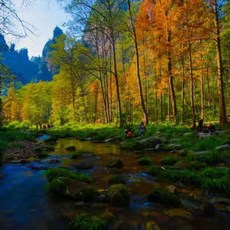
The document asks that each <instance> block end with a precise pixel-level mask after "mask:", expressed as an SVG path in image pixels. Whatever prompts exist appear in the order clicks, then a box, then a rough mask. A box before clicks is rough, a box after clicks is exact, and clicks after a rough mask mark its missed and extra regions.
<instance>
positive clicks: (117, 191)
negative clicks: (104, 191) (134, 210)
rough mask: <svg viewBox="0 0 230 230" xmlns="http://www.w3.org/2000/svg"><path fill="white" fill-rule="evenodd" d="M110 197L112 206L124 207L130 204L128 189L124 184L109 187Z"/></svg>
mask: <svg viewBox="0 0 230 230" xmlns="http://www.w3.org/2000/svg"><path fill="white" fill-rule="evenodd" d="M108 197H109V201H110V204H111V205H112V206H115V207H123V206H127V205H128V204H129V192H128V188H127V186H125V185H123V184H115V185H111V186H110V187H109V191H108Z"/></svg>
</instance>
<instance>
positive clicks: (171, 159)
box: [160, 157, 178, 166]
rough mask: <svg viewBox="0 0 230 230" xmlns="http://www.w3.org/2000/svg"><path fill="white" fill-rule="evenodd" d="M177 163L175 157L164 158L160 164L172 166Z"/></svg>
mask: <svg viewBox="0 0 230 230" xmlns="http://www.w3.org/2000/svg"><path fill="white" fill-rule="evenodd" d="M177 161H178V159H177V158H175V157H164V158H163V159H161V161H160V163H161V164H162V165H170V166H172V165H175V164H176V162H177Z"/></svg>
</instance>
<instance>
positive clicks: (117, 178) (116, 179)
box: [108, 175, 127, 185]
mask: <svg viewBox="0 0 230 230" xmlns="http://www.w3.org/2000/svg"><path fill="white" fill-rule="evenodd" d="M126 180H127V178H126V177H125V176H123V175H112V176H111V177H110V178H109V181H108V182H109V184H110V185H113V184H125V183H126Z"/></svg>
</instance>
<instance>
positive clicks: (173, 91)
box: [168, 30, 177, 123]
mask: <svg viewBox="0 0 230 230" xmlns="http://www.w3.org/2000/svg"><path fill="white" fill-rule="evenodd" d="M168 77H169V89H170V94H171V101H172V112H173V120H174V122H175V123H177V105H176V96H175V90H174V84H173V75H172V55H171V31H170V30H168Z"/></svg>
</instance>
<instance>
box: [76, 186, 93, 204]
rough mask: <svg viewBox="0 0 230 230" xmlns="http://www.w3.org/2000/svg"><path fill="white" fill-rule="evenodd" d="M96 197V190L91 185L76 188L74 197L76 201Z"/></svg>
mask: <svg viewBox="0 0 230 230" xmlns="http://www.w3.org/2000/svg"><path fill="white" fill-rule="evenodd" d="M96 197H97V190H96V189H95V188H93V187H92V186H87V187H85V188H80V189H79V190H77V192H76V194H75V196H74V198H75V199H76V200H77V201H84V202H92V201H94V200H95V199H96Z"/></svg>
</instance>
